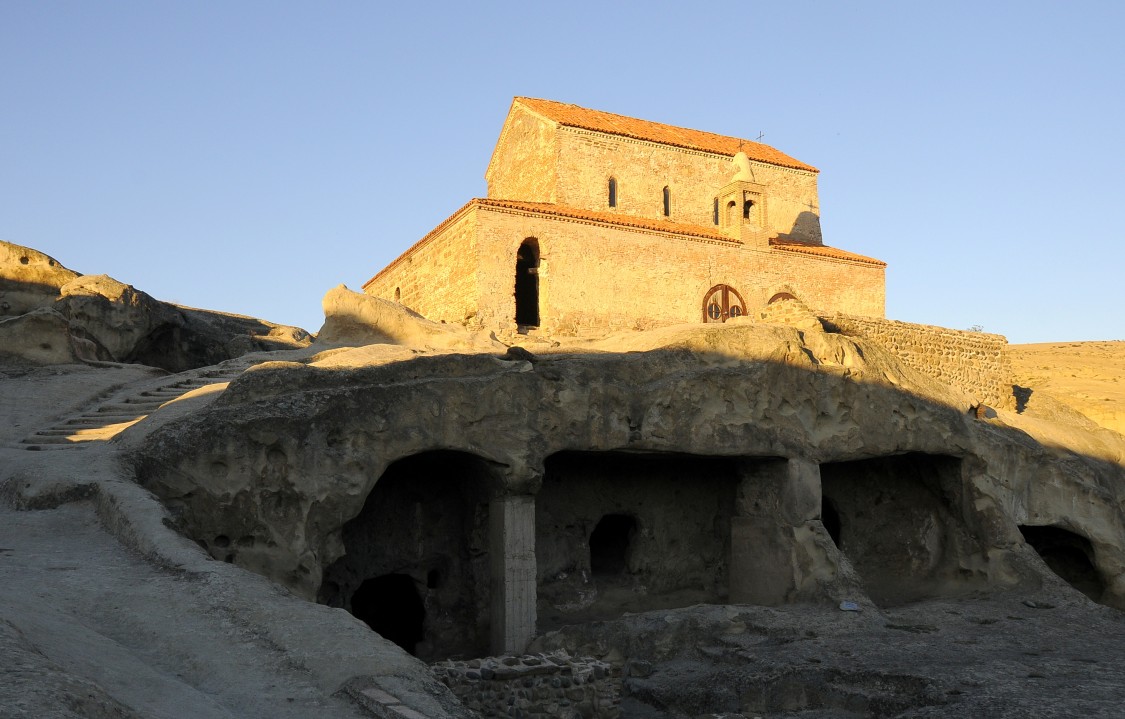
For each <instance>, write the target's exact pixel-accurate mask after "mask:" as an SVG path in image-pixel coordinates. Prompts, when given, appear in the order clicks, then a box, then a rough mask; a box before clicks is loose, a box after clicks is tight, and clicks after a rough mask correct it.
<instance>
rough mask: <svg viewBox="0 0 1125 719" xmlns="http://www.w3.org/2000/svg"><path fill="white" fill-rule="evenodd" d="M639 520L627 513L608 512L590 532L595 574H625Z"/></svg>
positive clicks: (591, 562)
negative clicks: (630, 547)
mask: <svg viewBox="0 0 1125 719" xmlns="http://www.w3.org/2000/svg"><path fill="white" fill-rule="evenodd" d="M636 532H637V520H636V519H634V518H633V517H630V516H629V515H627V514H607V515H605V516H604V517H602V518H601V519H600V520H598V526H596V527H594V531H593V532H592V533H591V534H590V571H591V572H593V574H594V576H607V575H617V574H624V573H625V570H626V569H627V567H628V565H629V546H630V543H631V542H632V541H633V535H634V534H636Z"/></svg>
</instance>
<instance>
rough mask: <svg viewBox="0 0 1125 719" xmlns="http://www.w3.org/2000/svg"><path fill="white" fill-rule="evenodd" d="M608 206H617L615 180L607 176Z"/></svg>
mask: <svg viewBox="0 0 1125 719" xmlns="http://www.w3.org/2000/svg"><path fill="white" fill-rule="evenodd" d="M609 206H610V207H617V180H616V179H615V178H613V177H611V178H609Z"/></svg>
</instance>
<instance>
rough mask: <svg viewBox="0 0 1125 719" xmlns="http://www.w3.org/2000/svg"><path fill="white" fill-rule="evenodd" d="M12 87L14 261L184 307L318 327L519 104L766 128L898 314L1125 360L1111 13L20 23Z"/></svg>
mask: <svg viewBox="0 0 1125 719" xmlns="http://www.w3.org/2000/svg"><path fill="white" fill-rule="evenodd" d="M693 8H696V9H693ZM699 8H705V9H699ZM0 68H3V69H2V70H0V239H5V240H8V241H10V242H16V243H19V244H23V245H29V246H31V247H34V248H36V249H39V250H41V251H43V252H46V253H48V254H50V255H53V256H54V257H56V258H57V259H58V260H60V261H61V262H62V263H63V264H65V265H67V266H68V267H70V268H72V269H75V270H77V271H79V272H83V273H87V274H97V273H106V274H109V275H112V276H114V277H116V278H118V279H120V280H122V281H124V282H128V283H130V284H133V285H134V286H136V287H138V288H139V289H142V290H144V291H146V292H148V293H150V294H152V295H154V296H155V297H157V298H160V299H164V300H169V301H173V302H179V303H182V304H187V305H192V306H197V307H205V308H211V309H219V310H225V311H230V312H238V313H243V314H250V315H255V316H259V317H264V318H266V319H269V320H272V321H275V322H283V323H290V324H297V325H301V326H304V327H306V328H307V329H309V330H312V331H316V330H317V329H318V328H319V326H320V324H321V322H322V319H323V316H322V313H321V310H320V299H321V297H322V296H323V294H324V292H325V291H326V290H328V289H329V288H331V287H333V286H335V285H337V284H340V283H344V284H347V285H348V286H349V287H351V288H353V289H358V288H359V287H360V285H361V284H362V283H363V282H364V281H365V280H366V279H368V278H369V277H370V276H371V275H373V274H374V273H375V272H376V271H377V270H379V269H380V268H381V267H382V266H384V265H385V264H386V263H387V262H389V261H390V260H391V259H393V258H394V257H395V256H397V255H398V254H399V253H401V252H402V251H403V250H405V249H406V248H407V247H408V246H410V244H412V243H413V242H414V241H416V240H417V239H418V238H420V237H421V236H422V235H424V234H425V233H426V232H427V231H429V230H430V229H431V228H432V227H433V226H434V225H436V224H437V223H439V222H440V221H441V220H443V219H444V218H445V217H447V216H448V215H449V214H450V213H452V212H453V211H454V210H456V209H457V208H458V207H460V206H461V205H462V204H463V203H464V202H466V201H467V200H469V199H470V198H472V197H479V196H483V195H484V194H485V183H484V179H483V175H484V170H485V167H486V165H487V163H488V158H489V155H490V152H491V150H492V147H493V145H494V143H495V141H496V138H497V136H498V134H499V131H500V126H501V123H502V122H503V119H504V116H505V114H506V112H507V110H508V106H509V104H510V102H511V98H512V97H513V96H514V95H527V96H531V97H545V98H550V99H554V100H560V101H563V102H572V103H575V104H579V105H583V106H586V107H591V108H595V109H599V110H607V111H610V112H616V113H621V114H626V115H632V116H634V117H641V118H645V119H649V120H655V121H659V122H665V123H670V124H674V125H682V126H686V127H692V128H697V129H703V130H709V131H713V132H719V133H722V134H729V135H736V136H740V137H750V138H753V137H756V136H757V135H758V133H759V132H763V133H765V136H764V138H763V142H766V143H768V144H771V145H773V146H775V147H777V148H779V149H781V150H782V151H784V152H786V153H789V154H790V155H793V156H795V157H797V158H799V159H801V160H804V161H806V162H808V163H810V164H813V165H815V166H817V167H818V168H820V170H821V175H820V199H821V214H822V226H823V229H824V239H825V243H826V244H829V245H833V246H837V247H841V248H844V249H847V250H851V251H854V252H859V253H862V254H867V255H872V256H875V257H879V258H881V259H883V260H886V261H887V262H888V264H889V267H888V268H887V315H888V316H889V317H892V318H895V319H901V320H905V321H910V322H922V323H928V324H938V325H944V326H948V327H955V328H962V329H963V328H967V327H969V326H971V325H982V326H983V327H984V328H985V330H987V331H991V332H998V333H1002V334H1006V335H1007V336H1008V338H1009V340H1011V341H1012V342H1038V341H1061V340H1091V339H1125V289H1123V273H1125V231H1123V230H1122V218H1121V216H1120V212H1119V208H1121V206H1122V203H1123V201H1125V179H1123V174H1122V168H1123V166H1125V140H1123V132H1125V3H1122V2H1119V1H1116V0H1112V1H1111V0H1105V1H1104V2H1070V3H1062V2H1035V1H1030V2H1026V1H1025V2H980V1H979V0H977V1H975V2H942V3H934V2H927V3H922V2H851V3H840V2H829V1H828V0H824V1H823V2H807V1H801V0H796V1H789V2H769V3H766V2H740V3H714V4H708V5H695V6H693V5H691V4H689V3H686V2H676V3H668V2H645V3H628V2H621V3H612V2H604V1H602V2H585V1H582V2H566V3H561V2H555V3H535V2H528V1H525V2H508V3H494V2H484V3H464V2H457V3H453V2H449V3H444V2H436V3H434V2H431V3H410V2H401V3H394V4H393V6H392V4H391V3H375V2H316V3H313V2H308V3H292V2H278V1H270V2H238V1H232V2H186V1H184V2H164V1H160V0H146V1H145V2H115V1H113V0H106V1H105V2H88V1H86V0H83V1H81V2H63V1H58V0H51V1H49V2H46V1H45V2H35V1H34V0H4V1H2V2H0Z"/></svg>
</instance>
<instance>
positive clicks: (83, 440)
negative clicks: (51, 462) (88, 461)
mask: <svg viewBox="0 0 1125 719" xmlns="http://www.w3.org/2000/svg"><path fill="white" fill-rule="evenodd" d="M244 369H245V367H244V366H240V367H236V368H229V369H227V368H210V369H203V370H190V371H188V372H181V373H180V374H175V375H170V376H167V377H161V378H160V379H159V380H157V381H155V382H152V381H150V382H145V383H143V384H140V385H137V384H133V385H130V386H128V387H125V388H123V389H116V390H113V391H111V392H108V393H106V394H105V395H104V396H102V397H99V398H97V399H96V400H95V401H94V402H93V403H92V404H91V405H89V407H88V408H87V409H86V410H85V411H84V412H82V413H81V414H78V415H72V416H71V417H68V418H66V419H62V420H59V422H57V423H56V424H53V425H51V426H50V427H47V428H46V429H41V430H39V431H38V432H35V433H34V434H30V435H28V436H27V437H24V438H23V439H22V440H20V442H19V446H21V447H23V448H24V449H27V450H32V451H41V450H61V449H75V448H81V447H83V446H85V445H87V444H89V443H91V442H106V441H108V440H111V439H113V438H114V437H116V436H117V435H119V434H121V433H122V432H124V431H125V430H126V429H128V428H129V427H131V426H132V425H134V424H136V423H137V422H140V421H141V420H142V419H144V418H145V417H147V416H149V415H150V414H152V413H153V412H155V411H157V410H158V409H160V408H161V407H163V406H164V405H165V404H167V403H168V402H172V401H174V400H177V399H179V398H180V397H183V396H184V395H185V394H187V393H188V392H191V391H193V390H197V389H200V388H201V387H207V386H209V385H213V384H219V383H223V382H230V381H231V380H232V379H234V378H235V377H237V376H238V375H239V374H241V373H242V372H243V370H244Z"/></svg>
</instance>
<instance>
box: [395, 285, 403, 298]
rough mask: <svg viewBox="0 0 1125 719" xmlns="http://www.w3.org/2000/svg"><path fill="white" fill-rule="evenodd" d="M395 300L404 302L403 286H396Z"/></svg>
mask: <svg viewBox="0 0 1125 719" xmlns="http://www.w3.org/2000/svg"><path fill="white" fill-rule="evenodd" d="M395 302H402V288H401V287H396V288H395Z"/></svg>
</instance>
